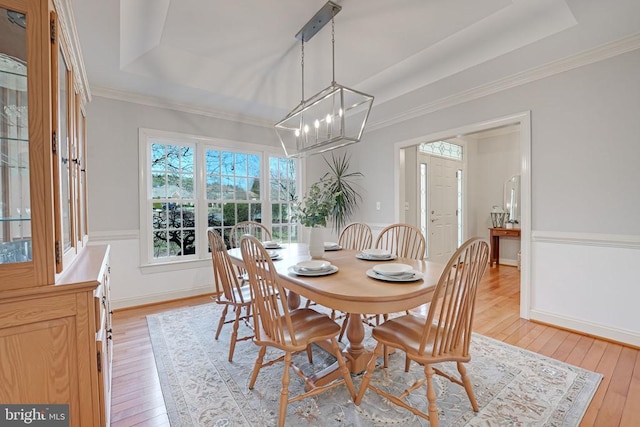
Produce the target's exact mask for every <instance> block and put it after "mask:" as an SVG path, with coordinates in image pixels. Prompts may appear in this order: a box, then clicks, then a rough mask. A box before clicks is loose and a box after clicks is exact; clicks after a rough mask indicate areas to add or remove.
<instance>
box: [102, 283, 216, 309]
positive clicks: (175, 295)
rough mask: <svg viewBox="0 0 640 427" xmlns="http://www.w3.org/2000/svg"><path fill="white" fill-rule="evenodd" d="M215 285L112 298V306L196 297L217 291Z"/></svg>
mask: <svg viewBox="0 0 640 427" xmlns="http://www.w3.org/2000/svg"><path fill="white" fill-rule="evenodd" d="M214 288H215V287H214V286H213V285H209V286H202V287H199V288H194V289H186V290H178V291H171V292H160V293H155V294H146V295H142V296H139V297H131V298H120V299H114V298H112V299H111V308H112V309H114V310H118V309H121V308H130V307H137V306H140V305H148V304H157V303H160V302H166V301H171V300H176V299H183V298H189V297H195V296H199V295H208V294H213V293H214V292H215V289H214Z"/></svg>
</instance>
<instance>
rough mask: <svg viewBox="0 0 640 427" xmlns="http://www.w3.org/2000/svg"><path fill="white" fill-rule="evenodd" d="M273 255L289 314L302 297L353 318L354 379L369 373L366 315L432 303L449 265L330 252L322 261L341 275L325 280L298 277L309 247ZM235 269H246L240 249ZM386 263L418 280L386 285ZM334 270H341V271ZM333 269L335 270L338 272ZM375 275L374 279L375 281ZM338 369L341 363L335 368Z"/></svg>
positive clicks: (326, 375) (349, 356)
mask: <svg viewBox="0 0 640 427" xmlns="http://www.w3.org/2000/svg"><path fill="white" fill-rule="evenodd" d="M269 250H270V251H272V254H273V256H272V260H273V265H274V267H275V269H276V271H277V274H278V277H279V279H280V280H281V284H282V286H283V287H285V288H286V289H287V290H288V292H287V304H288V306H289V308H290V309H296V308H298V307H299V306H300V303H301V298H300V296H302V297H304V298H306V299H309V300H311V301H313V302H315V303H317V304H320V305H322V306H324V307H327V308H329V309H332V310H338V311H342V312H344V313H348V314H349V316H348V317H347V329H346V337H347V340H348V344H347V345H346V346H345V348H344V349H343V355H344V356H345V359H346V362H347V366H348V367H349V370H350V371H351V372H352V373H353V374H359V373H361V372H362V371H364V370H365V368H366V366H367V363H368V362H369V360H370V358H371V355H372V351H371V350H367V349H366V348H365V346H364V344H363V342H364V339H365V324H364V322H363V321H362V316H363V315H365V314H367V315H377V314H380V315H382V314H386V313H396V312H404V311H406V310H410V309H412V308H416V307H418V306H420V305H422V304H427V303H429V302H430V301H431V297H432V295H433V292H434V289H435V286H436V284H437V283H438V280H439V279H440V275H441V273H442V271H443V269H444V267H445V265H444V264H441V263H436V262H430V261H427V260H414V259H410V258H395V257H392V258H391V259H388V260H383V259H363V258H364V256H363V254H362V253H361V252H359V251H356V250H348V249H338V250H325V252H324V255H323V256H322V257H321V258H314V260H325V261H328V262H330V263H331V264H332V265H333V266H335V267H337V271H335V272H333V273H331V274H325V275H302V274H297V273H296V272H295V270H294V268H293V266H296V265H297V264H298V263H300V262H303V261H309V260H311V259H312V258H311V256H310V255H309V248H308V245H307V244H305V243H283V244H281V245H280V247H279V248H277V249H269ZM228 252H229V255H230V257H231V260H232V262H233V263H234V264H236V265H237V266H239V267H244V261H243V259H242V253H241V251H240V248H233V249H229V251H228ZM386 263H400V264H405V265H409V266H411V268H412V270H413V271H414V272H416V273H417V277H420V278H419V279H417V280H411V281H399V280H393V279H392V280H391V281H387V280H381V278H379V277H378V275H377V274H374V273H372V271H373V267H374V266H377V265H383V264H386ZM335 267H334V268H333V270H336V268H335ZM333 270H332V271H333ZM372 276H373V277H372ZM336 365H337V364H336ZM339 376H340V374H339V372H338V371H337V369H336V366H332V367H329V368H327V369H326V370H323V371H322V372H319V373H317V374H316V375H315V376H314V382H315V383H316V384H325V383H328V382H330V381H333V379H335V378H337V377H339Z"/></svg>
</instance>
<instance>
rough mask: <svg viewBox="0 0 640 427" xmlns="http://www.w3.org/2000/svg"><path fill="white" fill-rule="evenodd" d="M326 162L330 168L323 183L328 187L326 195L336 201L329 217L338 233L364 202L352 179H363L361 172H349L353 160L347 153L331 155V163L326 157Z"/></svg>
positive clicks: (323, 178)
mask: <svg viewBox="0 0 640 427" xmlns="http://www.w3.org/2000/svg"><path fill="white" fill-rule="evenodd" d="M323 158H324V161H325V162H326V163H327V165H328V166H329V172H327V173H326V174H324V176H323V177H322V179H321V181H322V182H324V183H325V185H326V189H325V191H326V193H327V194H329V195H330V197H332V198H333V199H334V204H333V209H332V210H331V215H330V216H329V217H330V218H331V220H332V221H333V229H334V230H335V231H336V232H339V231H340V230H342V227H344V226H345V225H347V223H348V222H349V218H350V217H351V215H352V214H353V212H354V211H355V210H356V208H357V207H358V203H359V202H360V201H361V200H362V197H361V196H360V194H359V193H358V192H357V191H356V189H355V188H354V183H353V182H352V179H353V178H355V177H362V176H364V175H362V173H361V172H349V163H350V160H351V157H350V156H347V153H344V154H343V155H342V156H335V155H334V154H333V153H332V154H331V162H329V160H327V159H326V158H325V157H323Z"/></svg>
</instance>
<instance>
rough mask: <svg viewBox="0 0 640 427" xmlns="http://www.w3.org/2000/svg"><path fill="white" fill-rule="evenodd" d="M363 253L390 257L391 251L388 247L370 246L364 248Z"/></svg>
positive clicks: (373, 256)
mask: <svg viewBox="0 0 640 427" xmlns="http://www.w3.org/2000/svg"><path fill="white" fill-rule="evenodd" d="M362 253H363V254H365V255H367V256H369V257H371V258H388V257H390V256H391V252H389V251H388V250H386V249H377V248H369V249H363V250H362Z"/></svg>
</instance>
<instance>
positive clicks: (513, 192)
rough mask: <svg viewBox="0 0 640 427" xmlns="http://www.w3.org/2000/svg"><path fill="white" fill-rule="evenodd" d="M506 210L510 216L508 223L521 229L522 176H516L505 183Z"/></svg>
mask: <svg viewBox="0 0 640 427" xmlns="http://www.w3.org/2000/svg"><path fill="white" fill-rule="evenodd" d="M504 210H505V211H506V212H507V213H508V214H509V220H508V222H509V223H511V224H513V225H514V226H516V227H519V224H520V175H514V176H512V177H511V178H510V179H509V180H508V181H507V182H505V183H504Z"/></svg>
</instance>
